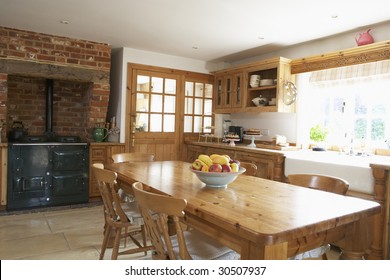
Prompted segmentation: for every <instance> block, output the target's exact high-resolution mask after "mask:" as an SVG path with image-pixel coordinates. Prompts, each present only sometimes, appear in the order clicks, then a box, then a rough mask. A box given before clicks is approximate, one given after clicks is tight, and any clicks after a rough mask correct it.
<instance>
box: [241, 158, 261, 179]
mask: <svg viewBox="0 0 390 280" xmlns="http://www.w3.org/2000/svg"><path fill="white" fill-rule="evenodd" d="M240 166H241V167H244V168H245V169H246V171H245V173H244V175H249V176H255V175H256V173H257V165H256V164H254V163H251V162H242V161H241V162H240Z"/></svg>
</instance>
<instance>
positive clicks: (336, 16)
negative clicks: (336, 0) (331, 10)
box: [330, 15, 339, 18]
mask: <svg viewBox="0 0 390 280" xmlns="http://www.w3.org/2000/svg"><path fill="white" fill-rule="evenodd" d="M330 17H331V18H338V17H339V16H338V15H331V16H330Z"/></svg>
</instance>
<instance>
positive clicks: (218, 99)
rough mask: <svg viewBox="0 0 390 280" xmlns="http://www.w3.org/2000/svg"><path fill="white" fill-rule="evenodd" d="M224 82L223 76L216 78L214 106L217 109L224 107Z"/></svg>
mask: <svg viewBox="0 0 390 280" xmlns="http://www.w3.org/2000/svg"><path fill="white" fill-rule="evenodd" d="M222 84H223V76H217V77H216V79H215V97H214V104H215V105H214V106H215V109H216V110H218V109H222V108H223V103H222V96H223V93H222Z"/></svg>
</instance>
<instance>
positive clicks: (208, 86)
mask: <svg viewBox="0 0 390 280" xmlns="http://www.w3.org/2000/svg"><path fill="white" fill-rule="evenodd" d="M204 97H206V98H213V85H212V84H205V90H204Z"/></svg>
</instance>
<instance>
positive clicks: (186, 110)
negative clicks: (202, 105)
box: [184, 98, 194, 114]
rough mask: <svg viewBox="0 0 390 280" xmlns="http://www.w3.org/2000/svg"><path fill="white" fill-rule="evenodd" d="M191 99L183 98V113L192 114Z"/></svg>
mask: <svg viewBox="0 0 390 280" xmlns="http://www.w3.org/2000/svg"><path fill="white" fill-rule="evenodd" d="M193 100H194V99H192V98H186V99H185V105H184V114H193Z"/></svg>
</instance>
